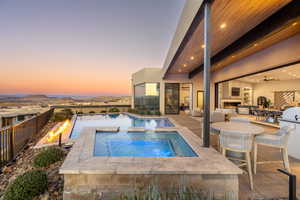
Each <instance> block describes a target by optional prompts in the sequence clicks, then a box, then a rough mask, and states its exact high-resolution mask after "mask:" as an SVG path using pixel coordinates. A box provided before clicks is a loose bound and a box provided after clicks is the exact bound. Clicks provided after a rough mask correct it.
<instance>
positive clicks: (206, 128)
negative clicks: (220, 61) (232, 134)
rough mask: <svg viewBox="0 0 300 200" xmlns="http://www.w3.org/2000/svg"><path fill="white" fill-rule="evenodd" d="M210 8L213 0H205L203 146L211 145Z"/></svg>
mask: <svg viewBox="0 0 300 200" xmlns="http://www.w3.org/2000/svg"><path fill="white" fill-rule="evenodd" d="M210 10H211V1H210V0H206V1H205V2H204V45H205V48H204V59H203V60H204V72H203V76H204V78H203V85H204V116H203V130H202V131H203V146H204V147H207V148H208V147H209V146H210Z"/></svg>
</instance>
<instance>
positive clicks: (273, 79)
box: [263, 76, 280, 82]
mask: <svg viewBox="0 0 300 200" xmlns="http://www.w3.org/2000/svg"><path fill="white" fill-rule="evenodd" d="M263 81H266V82H267V81H280V79H279V78H274V77H267V76H264V78H263Z"/></svg>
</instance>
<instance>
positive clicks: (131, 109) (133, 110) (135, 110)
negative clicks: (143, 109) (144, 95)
mask: <svg viewBox="0 0 300 200" xmlns="http://www.w3.org/2000/svg"><path fill="white" fill-rule="evenodd" d="M128 112H129V113H138V110H137V109H134V108H129V109H128Z"/></svg>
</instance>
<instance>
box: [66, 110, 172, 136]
mask: <svg viewBox="0 0 300 200" xmlns="http://www.w3.org/2000/svg"><path fill="white" fill-rule="evenodd" d="M101 126H103V127H120V130H127V129H128V128H129V127H144V128H145V129H147V130H154V129H155V128H161V127H173V126H174V125H173V124H172V123H171V122H170V121H169V120H168V119H167V118H151V119H143V118H137V117H133V116H130V115H126V114H103V115H85V116H77V119H76V122H75V125H74V127H73V130H72V133H71V136H70V138H71V139H76V138H77V137H78V136H79V133H80V132H81V130H82V129H83V128H84V127H101Z"/></svg>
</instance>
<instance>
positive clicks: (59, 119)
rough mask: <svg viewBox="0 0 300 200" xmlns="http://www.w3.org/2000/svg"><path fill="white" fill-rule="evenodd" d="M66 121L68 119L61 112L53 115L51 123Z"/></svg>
mask: <svg viewBox="0 0 300 200" xmlns="http://www.w3.org/2000/svg"><path fill="white" fill-rule="evenodd" d="M67 119H68V117H67V115H66V114H65V113H63V112H57V113H54V115H53V121H55V122H62V121H65V120H67Z"/></svg>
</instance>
